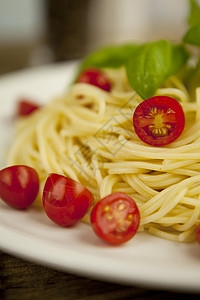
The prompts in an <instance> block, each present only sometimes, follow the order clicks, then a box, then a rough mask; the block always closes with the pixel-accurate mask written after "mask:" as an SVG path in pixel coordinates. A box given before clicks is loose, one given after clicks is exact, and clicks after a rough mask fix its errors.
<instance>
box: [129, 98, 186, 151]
mask: <svg viewBox="0 0 200 300" xmlns="http://www.w3.org/2000/svg"><path fill="white" fill-rule="evenodd" d="M133 126H134V129H135V132H136V134H137V135H138V137H139V138H140V139H141V140H142V141H143V142H145V143H147V144H149V145H151V146H164V145H168V144H170V143H172V142H173V141H174V140H176V139H177V138H178V137H179V136H180V135H181V133H182V131H183V129H184V126H185V115H184V112H183V109H182V106H181V105H180V104H179V102H178V101H177V100H176V99H174V98H171V97H168V96H155V97H152V98H149V99H147V100H144V101H143V102H141V103H140V104H139V105H138V106H137V107H136V109H135V112H134V114H133Z"/></svg>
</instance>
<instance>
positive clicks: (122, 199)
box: [91, 193, 140, 244]
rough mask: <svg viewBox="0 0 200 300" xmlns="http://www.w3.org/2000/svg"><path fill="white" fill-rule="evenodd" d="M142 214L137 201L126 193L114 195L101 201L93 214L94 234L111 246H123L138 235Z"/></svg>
mask: <svg viewBox="0 0 200 300" xmlns="http://www.w3.org/2000/svg"><path fill="white" fill-rule="evenodd" d="M139 223H140V213H139V209H138V207H137V205H136V203H135V201H134V200H133V199H132V198H131V197H130V196H128V195H126V194H124V193H113V194H111V195H109V196H106V197H105V198H103V199H102V200H100V201H99V202H98V203H97V204H96V205H95V206H94V208H93V210H92V213H91V224H92V228H93V230H94V232H95V233H96V234H97V235H98V236H99V237H100V238H101V239H102V240H104V241H106V242H108V243H111V244H122V243H124V242H127V241H128V240H130V239H131V238H132V237H133V236H134V235H135V233H136V231H137V229H138V227H139Z"/></svg>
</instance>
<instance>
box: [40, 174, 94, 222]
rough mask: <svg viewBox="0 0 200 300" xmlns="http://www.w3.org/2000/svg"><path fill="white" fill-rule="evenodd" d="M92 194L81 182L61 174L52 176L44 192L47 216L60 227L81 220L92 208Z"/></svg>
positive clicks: (48, 179)
mask: <svg viewBox="0 0 200 300" xmlns="http://www.w3.org/2000/svg"><path fill="white" fill-rule="evenodd" d="M93 201H94V197H93V195H92V193H91V192H90V191H89V190H88V189H87V188H86V187H84V186H83V185H82V184H80V183H79V182H76V181H75V180H73V179H71V178H68V177H65V176H63V175H59V174H54V173H52V174H50V175H49V177H48V178H47V180H46V183H45V186H44V190H43V206H44V210H45V212H46V214H47V216H48V217H49V218H50V219H51V220H52V221H53V222H55V223H56V224H58V225H60V226H71V225H73V224H75V223H76V222H78V221H79V220H81V219H82V218H83V217H84V215H85V214H86V213H87V212H88V210H89V209H90V207H91V206H92V204H93Z"/></svg>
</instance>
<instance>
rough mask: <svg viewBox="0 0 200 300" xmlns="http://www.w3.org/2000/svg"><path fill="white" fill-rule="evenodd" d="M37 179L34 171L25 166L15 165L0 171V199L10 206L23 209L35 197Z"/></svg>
mask: <svg viewBox="0 0 200 300" xmlns="http://www.w3.org/2000/svg"><path fill="white" fill-rule="evenodd" d="M38 190H39V179H38V175H37V173H36V171H35V170H34V169H33V168H31V167H28V166H25V165H15V166H11V167H7V168H5V169H2V170H1V171H0V197H1V199H2V200H3V201H4V202H6V203H7V204H9V205H10V206H12V207H14V208H18V209H24V208H26V207H28V206H29V205H31V204H32V203H33V202H34V200H35V199H36V197H37V194H38Z"/></svg>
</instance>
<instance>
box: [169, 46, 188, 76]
mask: <svg viewBox="0 0 200 300" xmlns="http://www.w3.org/2000/svg"><path fill="white" fill-rule="evenodd" d="M189 56H190V55H189V53H188V51H187V50H186V49H185V47H184V45H182V44H180V45H172V50H171V68H170V70H169V76H171V75H174V74H176V73H177V72H178V71H179V70H180V69H181V67H182V66H183V65H184V64H185V62H186V61H187V60H188V58H189Z"/></svg>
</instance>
